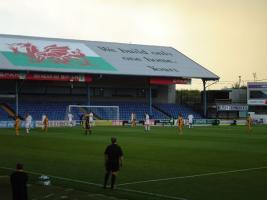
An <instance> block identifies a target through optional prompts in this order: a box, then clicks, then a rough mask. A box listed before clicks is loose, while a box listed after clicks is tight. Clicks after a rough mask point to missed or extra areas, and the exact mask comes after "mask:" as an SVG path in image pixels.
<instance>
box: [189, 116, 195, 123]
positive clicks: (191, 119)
mask: <svg viewBox="0 0 267 200" xmlns="http://www.w3.org/2000/svg"><path fill="white" fill-rule="evenodd" d="M193 118H194V116H193V115H188V121H189V123H192V122H193Z"/></svg>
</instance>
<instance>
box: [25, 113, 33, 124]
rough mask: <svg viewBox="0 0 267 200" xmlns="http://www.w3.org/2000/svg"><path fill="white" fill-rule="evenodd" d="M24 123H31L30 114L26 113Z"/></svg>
mask: <svg viewBox="0 0 267 200" xmlns="http://www.w3.org/2000/svg"><path fill="white" fill-rule="evenodd" d="M25 123H26V124H31V123H32V116H31V115H28V116H27V117H26V119H25Z"/></svg>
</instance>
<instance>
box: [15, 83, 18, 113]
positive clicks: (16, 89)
mask: <svg viewBox="0 0 267 200" xmlns="http://www.w3.org/2000/svg"><path fill="white" fill-rule="evenodd" d="M15 92H16V94H15V96H16V116H17V115H19V88H18V81H16V88H15Z"/></svg>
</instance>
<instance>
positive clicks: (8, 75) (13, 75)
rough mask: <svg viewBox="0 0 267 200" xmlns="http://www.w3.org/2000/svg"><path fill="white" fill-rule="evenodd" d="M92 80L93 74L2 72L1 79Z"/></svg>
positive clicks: (0, 73)
mask: <svg viewBox="0 0 267 200" xmlns="http://www.w3.org/2000/svg"><path fill="white" fill-rule="evenodd" d="M19 79H24V80H32V81H73V82H88V83H90V82H92V76H90V75H82V74H53V73H24V72H0V80H19Z"/></svg>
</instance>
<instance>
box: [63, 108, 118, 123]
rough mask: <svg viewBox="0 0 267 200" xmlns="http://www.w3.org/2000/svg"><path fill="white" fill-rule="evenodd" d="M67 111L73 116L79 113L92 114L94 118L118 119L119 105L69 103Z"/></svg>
mask: <svg viewBox="0 0 267 200" xmlns="http://www.w3.org/2000/svg"><path fill="white" fill-rule="evenodd" d="M67 111H68V112H69V113H72V114H73V115H74V117H75V118H76V117H78V116H79V113H83V114H85V113H89V112H92V113H93V114H94V118H96V119H99V120H119V119H120V108H119V106H88V105H69V106H68V108H67Z"/></svg>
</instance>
